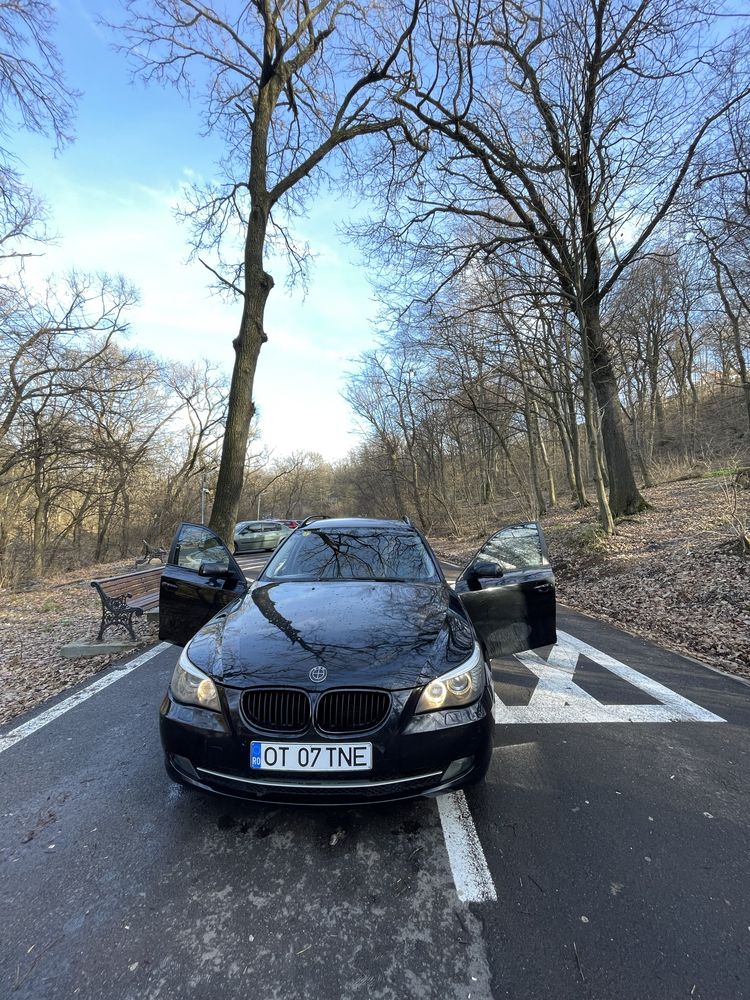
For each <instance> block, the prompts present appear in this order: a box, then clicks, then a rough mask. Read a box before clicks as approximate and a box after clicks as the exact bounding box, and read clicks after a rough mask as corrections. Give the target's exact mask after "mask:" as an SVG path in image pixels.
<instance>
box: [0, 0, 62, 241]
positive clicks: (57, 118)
mask: <svg viewBox="0 0 750 1000" xmlns="http://www.w3.org/2000/svg"><path fill="white" fill-rule="evenodd" d="M56 23H57V18H56V16H55V5H54V4H53V3H50V2H48V0H0V38H1V39H2V45H1V46H0V259H3V258H7V257H15V256H18V255H19V254H20V253H21V252H22V251H21V250H20V249H19V246H18V243H19V239H20V238H22V237H26V238H33V237H36V238H39V237H40V236H41V235H42V234H43V230H42V228H41V227H40V225H39V224H40V223H41V221H42V219H43V215H44V211H43V206H42V203H41V202H40V201H39V199H38V198H37V197H36V196H35V195H34V194H33V192H32V191H31V189H30V188H29V187H28V186H27V185H26V184H25V183H24V181H23V178H22V174H21V171H20V169H19V165H18V162H17V159H16V156H15V154H14V151H13V149H12V145H11V136H12V134H13V132H14V131H15V130H17V129H18V128H24V129H26V130H27V131H30V132H36V133H38V134H41V135H49V136H51V137H52V138H53V140H54V142H55V145H56V147H57V148H58V149H60V148H62V147H63V146H64V145H66V144H67V143H68V142H70V141H71V139H72V138H73V128H72V119H73V113H74V110H75V101H76V98H77V97H78V95H77V93H76V92H75V91H73V90H72V89H71V88H70V87H68V86H67V84H66V82H65V77H64V75H63V72H62V65H61V61H60V55H59V53H58V51H57V48H56V46H55V44H54V42H53V36H54V30H55V27H56Z"/></svg>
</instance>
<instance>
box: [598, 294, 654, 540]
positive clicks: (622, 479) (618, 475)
mask: <svg viewBox="0 0 750 1000" xmlns="http://www.w3.org/2000/svg"><path fill="white" fill-rule="evenodd" d="M582 319H583V331H582V333H583V338H582V339H583V341H584V343H585V345H586V352H585V357H587V359H588V362H589V370H590V375H591V384H592V387H593V389H594V392H595V393H596V401H597V403H598V406H599V414H600V420H601V433H602V444H603V447H604V457H605V459H606V463H607V472H608V475H609V510H610V512H611V516H612V517H622V516H624V515H628V514H637V513H638V512H639V511H641V510H644V509H645V508H646V507H647V506H648V505H647V504H646V501H645V500H644V499H643V497H642V496H641V494H640V493H639V491H638V487H637V486H636V482H635V476H634V475H633V467H632V464H631V461H630V454H629V452H628V446H627V441H626V440H625V433H624V431H623V427H622V419H621V415H620V397H619V392H618V388H617V380H616V378H615V373H614V369H613V367H612V361H611V359H610V356H609V351H608V349H607V345H606V343H605V341H604V336H603V334H602V328H601V320H600V316H599V304H598V303H589V304H588V305H587V306H586V308H585V309H584V311H583V314H582ZM592 430H593V429H592ZM603 527H604V525H603Z"/></svg>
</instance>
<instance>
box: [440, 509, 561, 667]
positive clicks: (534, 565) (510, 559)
mask: <svg viewBox="0 0 750 1000" xmlns="http://www.w3.org/2000/svg"><path fill="white" fill-rule="evenodd" d="M455 590H456V593H457V594H458V596H459V597H460V598H461V602H462V603H463V605H464V607H465V608H466V611H467V612H468V614H469V617H470V618H471V620H472V622H473V623H474V628H475V629H476V631H477V634H478V635H479V636H480V638H481V639H482V641H483V642H484V644H485V646H486V648H487V653H488V654H489V656H490V657H496V656H507V655H509V654H510V653H519V652H521V650H524V649H536V648H537V647H539V646H550V645H552V644H553V643H555V642H557V633H556V614H557V609H556V601H555V576H554V573H553V572H552V567H551V566H550V564H549V556H548V553H547V545H546V543H545V541H544V533H543V532H542V529H541V527H540V526H539V524H537V523H536V522H535V521H532V522H529V523H524V524H513V525H510V526H509V527H507V528H502V529H501V530H500V531H498V532H497V533H496V534H494V535H492V536H491V537H490V538H488V539H487V541H486V542H485V543H484V545H483V546H482V547H481V549H480V550H479V551H478V552H477V554H476V555H475V556H474V558H473V559H472V560H471V562H470V563H469V565H468V566H467V567H466V568H465V569H464V571H463V572H462V573H461V575H460V576H459V578H458V579H457V580H456V585H455Z"/></svg>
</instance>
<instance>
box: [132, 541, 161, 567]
mask: <svg viewBox="0 0 750 1000" xmlns="http://www.w3.org/2000/svg"><path fill="white" fill-rule="evenodd" d="M166 558H167V550H166V549H162V548H161V547H160V546H158V545H152V544H151V543H150V542H147V541H146V539H145V538H144V539H143V552H142V553H141V554H140V555H139V556H138V557H137V558H136V560H135V564H136V566H143V565H144V564H145V563H150V562H151V560H152V559H158V560H159V562H162V563H163V562H164V560H165V559H166Z"/></svg>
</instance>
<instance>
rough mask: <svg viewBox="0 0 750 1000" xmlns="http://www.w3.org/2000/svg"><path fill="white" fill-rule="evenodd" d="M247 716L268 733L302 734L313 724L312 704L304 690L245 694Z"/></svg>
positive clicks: (252, 724) (252, 723)
mask: <svg viewBox="0 0 750 1000" xmlns="http://www.w3.org/2000/svg"><path fill="white" fill-rule="evenodd" d="M243 707H244V710H245V717H246V719H247V721H248V722H249V723H250V725H251V726H255V727H256V728H258V729H265V730H266V731H267V732H269V733H302V732H304V731H305V730H306V729H307V727H308V726H309V725H310V701H309V699H308V697H307V695H306V694H305V692H304V691H294V690H290V689H288V688H263V689H260V690H257V689H256V690H252V691H246V692H245V695H244V700H243Z"/></svg>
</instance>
